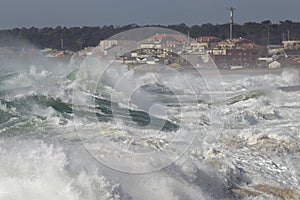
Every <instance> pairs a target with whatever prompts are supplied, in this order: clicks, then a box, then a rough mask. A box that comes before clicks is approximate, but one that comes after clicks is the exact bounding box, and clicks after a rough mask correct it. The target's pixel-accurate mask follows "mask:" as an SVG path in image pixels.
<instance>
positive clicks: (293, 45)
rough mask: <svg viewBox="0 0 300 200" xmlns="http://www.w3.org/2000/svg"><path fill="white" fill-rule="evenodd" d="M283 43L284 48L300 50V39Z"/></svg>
mask: <svg viewBox="0 0 300 200" xmlns="http://www.w3.org/2000/svg"><path fill="white" fill-rule="evenodd" d="M282 44H283V46H284V49H290V50H298V49H299V50H300V40H288V41H282Z"/></svg>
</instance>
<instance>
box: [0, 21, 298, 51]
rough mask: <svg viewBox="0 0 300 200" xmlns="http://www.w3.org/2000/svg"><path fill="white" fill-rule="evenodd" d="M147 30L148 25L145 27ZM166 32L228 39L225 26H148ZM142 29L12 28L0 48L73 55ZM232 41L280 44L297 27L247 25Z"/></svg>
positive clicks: (291, 36) (0, 34) (0, 36)
mask: <svg viewBox="0 0 300 200" xmlns="http://www.w3.org/2000/svg"><path fill="white" fill-rule="evenodd" d="M149 26H150V25H149ZM151 26H155V27H162V28H168V29H172V30H175V31H179V32H181V33H184V34H189V35H190V37H192V38H196V37H198V36H216V37H219V38H221V39H226V38H229V25H228V24H216V25H213V24H210V23H207V24H203V25H201V26H199V25H194V26H187V25H186V24H178V25H167V26H165V25H151ZM140 27H142V26H139V25H136V24H129V25H125V26H113V25H111V26H102V27H87V26H84V27H71V28H67V27H61V26H57V27H56V28H51V27H46V28H39V29H38V28H35V27H31V28H14V29H11V30H1V31H0V46H2V47H3V46H17V47H18V46H19V47H22V46H24V45H28V44H33V45H34V46H36V47H38V48H46V47H48V48H54V49H62V48H63V49H69V50H73V51H77V50H79V49H82V48H84V47H87V46H96V45H98V43H99V41H100V40H104V39H107V38H109V37H111V36H113V35H115V34H117V33H120V32H123V31H126V30H130V29H134V28H140ZM234 37H244V38H247V39H250V40H252V41H253V42H255V43H257V44H260V45H267V44H281V42H282V40H287V39H300V23H299V22H293V21H290V20H286V21H280V22H279V23H276V24H274V23H272V22H271V21H269V20H266V21H263V22H261V23H257V22H247V23H245V24H242V25H239V24H235V25H234Z"/></svg>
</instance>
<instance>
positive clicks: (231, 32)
mask: <svg viewBox="0 0 300 200" xmlns="http://www.w3.org/2000/svg"><path fill="white" fill-rule="evenodd" d="M227 10H230V40H232V35H233V12H234V11H235V10H236V8H234V7H232V6H231V7H230V8H227Z"/></svg>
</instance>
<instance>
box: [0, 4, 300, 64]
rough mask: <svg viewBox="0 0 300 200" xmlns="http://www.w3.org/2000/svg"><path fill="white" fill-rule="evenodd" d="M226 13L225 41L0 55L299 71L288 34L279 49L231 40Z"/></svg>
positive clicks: (3, 51) (114, 44) (149, 42)
mask: <svg viewBox="0 0 300 200" xmlns="http://www.w3.org/2000/svg"><path fill="white" fill-rule="evenodd" d="M229 11H230V21H229V26H228V32H229V38H228V39H225V40H224V39H223V40H222V39H220V38H218V37H216V36H207V35H205V36H198V37H195V38H191V37H190V36H189V33H188V34H187V35H185V34H182V33H179V32H175V31H173V32H171V33H170V32H162V31H161V29H160V32H157V33H153V34H152V35H150V36H147V37H146V38H143V39H140V38H139V39H124V38H120V39H116V38H114V39H106V40H101V41H100V42H99V45H98V46H97V47H93V46H89V47H84V48H83V49H81V50H79V51H76V52H74V51H71V50H57V49H51V48H46V49H42V50H39V49H37V48H34V47H31V48H26V49H19V48H16V47H0V55H1V57H4V58H5V57H9V56H11V55H13V54H14V55H17V56H20V57H26V56H36V55H42V56H44V57H46V58H49V59H55V60H67V61H68V59H70V58H71V57H72V56H74V57H77V58H78V57H80V58H81V59H83V58H84V57H85V56H101V57H105V58H108V59H113V60H119V61H121V62H123V63H124V64H127V66H128V67H129V68H140V67H145V66H147V68H151V66H155V65H167V66H170V67H182V68H188V67H191V66H196V67H200V68H201V67H202V68H209V67H212V66H211V65H212V63H213V65H215V66H217V67H218V68H219V69H244V68H246V69H249V68H265V69H277V68H285V67H298V68H299V67H300V40H296V39H295V38H293V40H292V39H290V37H289V34H290V31H289V30H287V32H288V37H283V38H282V43H281V44H279V45H270V44H267V45H262V44H256V43H254V42H253V41H251V40H249V39H247V38H243V37H234V36H235V32H234V22H233V12H234V11H235V8H233V7H231V8H229ZM268 40H269V39H268ZM60 43H61V48H60V49H64V40H63V39H61V41H60Z"/></svg>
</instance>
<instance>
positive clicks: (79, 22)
mask: <svg viewBox="0 0 300 200" xmlns="http://www.w3.org/2000/svg"><path fill="white" fill-rule="evenodd" d="M230 6H234V7H236V8H237V10H236V11H235V22H236V23H237V24H243V23H245V22H261V21H264V20H270V21H272V22H273V23H278V22H279V21H285V20H292V21H300V14H299V12H298V8H299V7H300V1H298V0H287V1H284V2H282V1H276V2H274V0H264V1H259V0H253V1H245V0H222V1H220V0H210V1H206V0H200V1H199V0H187V1H185V2H182V1H179V0H174V1H172V2H171V3H170V2H169V1H166V0H160V1H158V0H152V1H137V0H126V1H118V0H111V1H104V0H85V1H79V0H72V1H71V0H52V1H46V0H44V1H41V0H26V1H24V0H23V1H21V0H2V2H1V7H0V29H11V28H20V27H26V28H28V27H32V26H33V27H38V28H41V27H56V26H66V27H74V26H79V27H82V26H104V25H115V26H117V25H120V26H123V25H127V24H133V23H135V24H138V25H141V26H142V25H152V24H161V25H170V24H181V23H185V24H187V25H189V26H191V25H202V24H205V23H212V24H224V23H227V22H228V21H229V11H228V10H226V8H228V7H230ZM254 13H255V14H254Z"/></svg>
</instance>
